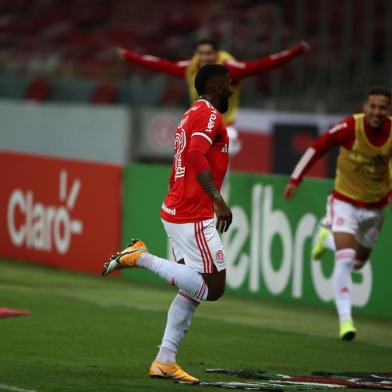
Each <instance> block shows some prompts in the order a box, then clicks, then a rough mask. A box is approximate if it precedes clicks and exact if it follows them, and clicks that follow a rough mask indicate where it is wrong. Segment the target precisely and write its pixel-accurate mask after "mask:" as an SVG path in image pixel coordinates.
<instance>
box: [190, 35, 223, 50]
mask: <svg viewBox="0 0 392 392" xmlns="http://www.w3.org/2000/svg"><path fill="white" fill-rule="evenodd" d="M200 45H211V46H212V48H213V49H214V50H215V52H217V51H218V50H219V45H218V42H216V41H215V40H214V39H213V38H202V39H199V40H198V41H197V42H196V47H197V48H198V47H199V46H200Z"/></svg>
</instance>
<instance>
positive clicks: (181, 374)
mask: <svg viewBox="0 0 392 392" xmlns="http://www.w3.org/2000/svg"><path fill="white" fill-rule="evenodd" d="M148 375H149V376H150V377H152V378H167V379H170V380H179V381H186V382H197V381H199V380H198V379H197V378H195V377H193V376H191V375H190V374H188V373H187V372H185V371H184V370H182V369H181V367H180V366H179V365H177V364H176V363H161V362H159V361H157V360H154V361H153V362H152V364H151V366H150V370H149V371H148Z"/></svg>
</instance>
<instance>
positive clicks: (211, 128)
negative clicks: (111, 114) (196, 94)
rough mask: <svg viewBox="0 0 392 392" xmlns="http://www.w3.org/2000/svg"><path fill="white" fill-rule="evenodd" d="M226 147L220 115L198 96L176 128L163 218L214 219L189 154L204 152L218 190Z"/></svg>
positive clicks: (177, 221) (227, 141) (226, 137)
mask: <svg viewBox="0 0 392 392" xmlns="http://www.w3.org/2000/svg"><path fill="white" fill-rule="evenodd" d="M228 148H229V137H228V135H227V131H226V127H225V125H224V124H223V119H222V115H221V114H220V113H219V112H218V111H217V110H216V109H215V108H214V107H213V106H212V105H211V104H210V103H209V102H208V101H206V100H204V99H199V100H198V101H196V102H195V103H194V104H193V105H192V106H191V108H190V109H189V110H188V111H187V112H185V114H184V115H183V116H182V118H181V121H180V123H179V124H178V127H177V131H176V137H175V152H174V160H173V166H172V171H171V175H170V180H169V186H170V188H169V192H168V194H167V196H166V198H165V200H164V202H163V204H162V209H161V217H162V218H163V219H165V220H166V221H169V222H173V223H188V222H196V221H200V220H205V219H211V218H213V216H214V208H213V201H212V200H211V198H210V197H209V196H208V194H207V193H206V192H205V190H204V189H203V187H202V186H201V185H200V183H199V181H198V180H197V178H196V176H197V173H198V170H197V168H195V167H194V165H193V164H192V161H191V160H190V159H189V154H190V153H192V152H195V151H197V152H198V153H200V152H202V153H203V155H204V157H205V159H206V162H207V164H208V166H209V169H210V171H211V173H212V177H213V179H214V181H215V184H216V186H217V188H218V189H220V187H221V185H222V182H223V178H224V177H225V174H226V171H227V164H228Z"/></svg>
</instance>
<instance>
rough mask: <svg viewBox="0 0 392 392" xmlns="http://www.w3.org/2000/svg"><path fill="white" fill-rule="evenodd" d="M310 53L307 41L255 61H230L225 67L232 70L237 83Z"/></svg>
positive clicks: (234, 80)
mask: <svg viewBox="0 0 392 392" xmlns="http://www.w3.org/2000/svg"><path fill="white" fill-rule="evenodd" d="M309 51H310V45H309V44H308V43H307V42H306V41H302V42H299V43H298V44H297V45H295V46H293V47H292V48H290V49H286V50H283V51H281V52H278V53H275V54H271V55H269V56H266V57H262V58H260V59H257V60H254V61H235V60H228V61H227V62H226V63H225V65H226V66H227V68H229V70H230V73H231V77H232V79H233V82H234V83H236V82H238V81H240V80H241V79H243V78H245V77H247V76H251V75H254V74H257V73H259V72H263V71H268V70H270V69H273V68H276V67H279V66H281V65H284V64H286V63H288V62H289V61H291V60H292V59H294V58H295V57H297V56H299V55H300V54H303V53H306V52H309Z"/></svg>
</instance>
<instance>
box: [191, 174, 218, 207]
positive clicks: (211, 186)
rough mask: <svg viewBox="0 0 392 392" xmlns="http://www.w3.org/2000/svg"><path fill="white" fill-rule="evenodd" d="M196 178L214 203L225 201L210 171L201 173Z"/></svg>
mask: <svg viewBox="0 0 392 392" xmlns="http://www.w3.org/2000/svg"><path fill="white" fill-rule="evenodd" d="M196 178H197V180H198V181H199V183H200V185H201V186H202V187H203V189H204V190H205V192H206V193H207V195H208V196H209V197H210V198H211V199H212V200H213V201H219V200H220V199H223V198H222V195H221V194H220V192H219V190H218V188H217V187H216V184H215V181H214V179H213V178H212V174H211V172H210V171H209V170H206V171H203V172H201V173H199V174H198V175H197V176H196Z"/></svg>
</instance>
